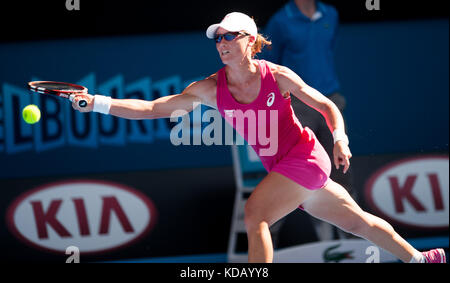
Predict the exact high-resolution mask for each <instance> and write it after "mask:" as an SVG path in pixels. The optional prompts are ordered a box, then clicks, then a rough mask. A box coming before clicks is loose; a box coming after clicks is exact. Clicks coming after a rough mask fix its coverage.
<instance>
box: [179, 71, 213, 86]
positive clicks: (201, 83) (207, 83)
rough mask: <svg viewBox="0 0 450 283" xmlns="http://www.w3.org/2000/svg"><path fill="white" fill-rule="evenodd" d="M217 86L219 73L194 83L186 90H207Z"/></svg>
mask: <svg viewBox="0 0 450 283" xmlns="http://www.w3.org/2000/svg"><path fill="white" fill-rule="evenodd" d="M216 86H217V73H214V74H212V75H210V76H208V77H206V78H204V79H201V80H198V81H195V82H192V83H191V84H190V85H189V86H188V87H187V88H186V89H189V90H207V89H211V88H215V87H216Z"/></svg>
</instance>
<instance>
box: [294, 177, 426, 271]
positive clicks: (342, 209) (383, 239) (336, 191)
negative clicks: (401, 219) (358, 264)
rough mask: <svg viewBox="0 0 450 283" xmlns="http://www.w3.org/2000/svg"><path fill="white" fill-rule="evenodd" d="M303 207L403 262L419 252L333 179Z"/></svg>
mask: <svg viewBox="0 0 450 283" xmlns="http://www.w3.org/2000/svg"><path fill="white" fill-rule="evenodd" d="M302 206H303V207H304V209H305V211H307V212H308V213H309V214H311V215H312V216H314V217H317V218H319V219H322V220H324V221H327V222H329V223H332V224H334V225H336V226H337V227H339V228H340V229H342V230H344V231H346V232H349V233H352V234H354V235H357V236H359V237H362V238H365V239H366V240H368V241H371V242H372V243H374V244H375V245H377V246H379V247H381V248H383V249H385V250H387V251H389V252H390V253H392V254H393V255H395V256H397V257H398V258H399V259H400V260H402V261H404V262H409V261H410V260H411V258H412V256H413V255H417V253H418V251H417V250H416V249H414V247H412V246H411V245H410V244H409V243H408V242H407V241H405V240H404V239H403V238H402V237H400V235H398V234H397V232H395V231H394V229H393V228H392V226H391V225H390V224H389V223H387V222H386V221H384V220H383V219H381V218H379V217H377V216H374V215H372V214H370V213H367V212H365V211H363V210H362V209H361V208H360V207H359V206H358V204H356V202H355V201H354V200H353V199H352V198H351V196H350V195H349V194H348V192H347V191H346V190H345V189H344V188H343V187H342V186H341V185H339V184H337V183H336V182H334V181H332V180H330V181H329V182H328V183H327V185H326V186H325V187H324V188H323V189H321V190H318V191H317V193H316V194H314V195H312V196H311V197H310V198H309V199H308V200H306V201H305V203H303V204H302Z"/></svg>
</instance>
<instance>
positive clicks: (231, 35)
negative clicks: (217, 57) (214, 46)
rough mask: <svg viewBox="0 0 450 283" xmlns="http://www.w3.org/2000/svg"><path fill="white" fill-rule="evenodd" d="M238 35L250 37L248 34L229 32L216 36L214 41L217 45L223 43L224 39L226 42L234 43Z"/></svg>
mask: <svg viewBox="0 0 450 283" xmlns="http://www.w3.org/2000/svg"><path fill="white" fill-rule="evenodd" d="M238 35H249V34H248V33H245V32H240V31H238V32H227V33H224V34H216V36H214V41H215V42H216V43H220V42H221V41H222V39H223V38H225V40H226V41H232V40H234V39H235V38H236V37H237V36H238Z"/></svg>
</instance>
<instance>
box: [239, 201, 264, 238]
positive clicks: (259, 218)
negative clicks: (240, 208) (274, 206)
mask: <svg viewBox="0 0 450 283" xmlns="http://www.w3.org/2000/svg"><path fill="white" fill-rule="evenodd" d="M244 223H245V227H246V229H247V231H248V232H258V231H260V230H262V229H264V228H265V226H268V221H267V219H266V217H264V214H263V211H261V209H259V208H258V207H256V206H254V205H253V203H252V202H250V201H248V202H247V203H246V204H245V207H244Z"/></svg>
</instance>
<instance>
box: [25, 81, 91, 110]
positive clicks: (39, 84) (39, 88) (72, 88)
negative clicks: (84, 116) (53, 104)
mask: <svg viewBox="0 0 450 283" xmlns="http://www.w3.org/2000/svg"><path fill="white" fill-rule="evenodd" d="M28 89H29V90H31V91H33V92H37V93H44V94H52V95H56V96H59V97H63V98H67V99H69V100H70V101H71V102H73V99H74V98H75V96H76V95H77V94H87V91H88V89H87V88H86V87H84V86H81V85H76V84H71V83H64V82H52V81H33V82H29V83H28ZM86 105H87V101H86V100H80V101H78V106H80V107H86Z"/></svg>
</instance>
